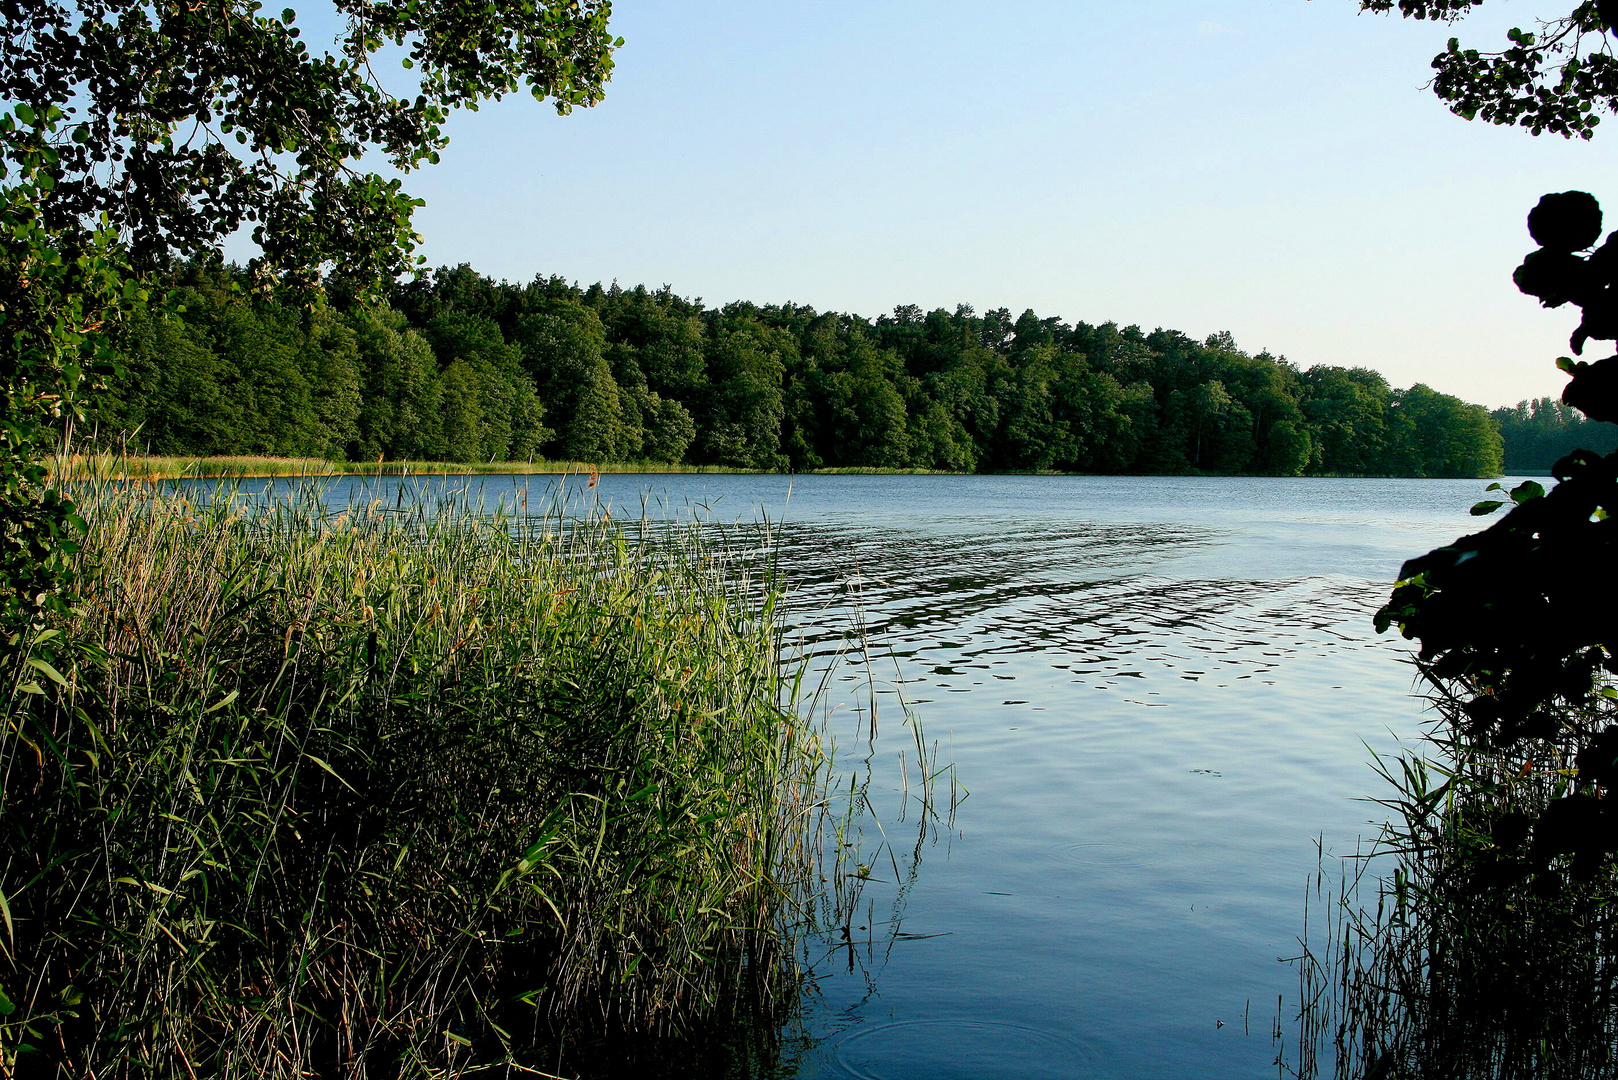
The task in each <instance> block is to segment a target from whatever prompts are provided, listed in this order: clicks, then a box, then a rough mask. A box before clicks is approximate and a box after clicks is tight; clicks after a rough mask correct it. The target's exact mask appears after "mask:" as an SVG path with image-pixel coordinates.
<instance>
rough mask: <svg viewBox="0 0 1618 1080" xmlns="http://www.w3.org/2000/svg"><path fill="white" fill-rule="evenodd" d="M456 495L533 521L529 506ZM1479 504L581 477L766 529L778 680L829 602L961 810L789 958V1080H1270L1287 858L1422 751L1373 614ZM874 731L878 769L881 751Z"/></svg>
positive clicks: (1458, 497)
mask: <svg viewBox="0 0 1618 1080" xmlns="http://www.w3.org/2000/svg"><path fill="white" fill-rule="evenodd" d="M456 482H457V483H458V482H459V480H457V481H456ZM397 483H398V481H390V480H381V481H379V480H370V481H362V480H358V479H353V480H343V481H338V482H337V483H336V484H335V485H334V488H333V490H332V492H331V497H332V498H333V499H334V500H343V499H346V498H348V497H349V496H350V495H353V494H356V493H358V492H359V491H361V490H363V491H365V492H367V493H369V494H372V495H383V494H385V493H386V492H387V491H388V490H390V485H396V484H397ZM471 483H472V484H473V485H474V486H476V485H482V486H483V487H484V490H485V491H487V492H488V493H489V494H491V495H494V494H500V493H501V492H509V491H512V490H515V489H517V488H521V487H526V488H528V489H529V490H530V491H531V492H532V493H533V494H532V495H531V496H530V499H531V500H532V498H533V497H534V495H537V493H538V492H539V491H540V490H542V489H543V488H544V487H545V486H546V484H547V478H544V477H509V478H508V477H501V478H484V479H474V480H472V481H471ZM572 483H573V484H574V485H575V486H582V483H581V482H580V481H576V480H575V481H572ZM1484 485H1485V482H1484V481H1477V480H1464V481H1447V480H1358V479H1269V478H1211V477H1210V478H1186V477H1031V476H1021V477H1016V476H981V477H978V476H973V477H937V476H800V477H795V478H788V477H782V476H716V475H667V476H604V477H602V478H601V480H600V485H599V488H598V489H597V490H598V492H599V494H600V495H601V497H602V498H604V499H606V500H608V501H610V502H611V503H612V504H614V505H616V506H619V507H622V508H624V509H625V510H626V511H627V512H629V513H630V514H631V515H638V514H639V512H640V507H641V505H642V500H643V498H644V497H647V496H650V498H651V500H652V505H653V506H654V508H658V507H661V508H662V510H663V511H667V512H679V511H681V510H682V509H683V508H686V507H690V506H701V507H704V508H705V509H704V510H703V513H704V514H705V516H708V517H712V518H715V519H718V520H722V521H737V520H740V521H744V522H751V521H754V520H757V519H759V518H760V517H761V516H767V517H768V519H769V520H771V521H772V522H776V523H779V525H780V536H781V548H780V565H781V568H782V571H783V573H784V574H785V576H786V577H787V579H788V580H789V582H790V583H791V584H792V585H793V587H794V590H795V591H794V607H793V609H792V610H793V621H794V622H795V624H796V625H797V626H798V627H799V633H800V635H801V636H802V638H803V640H804V641H805V643H806V647H807V648H809V649H811V650H818V651H820V652H822V653H824V652H825V651H827V650H829V649H830V648H831V647H832V645H833V643H835V642H837V641H839V640H841V638H842V635H843V631H844V630H846V628H847V625H848V620H849V619H850V618H851V617H852V615H851V610H852V605H854V603H855V601H856V599H857V601H858V604H857V606H858V609H859V611H860V613H861V614H862V617H863V619H864V622H865V625H866V626H867V627H868V630H869V633H870V638H871V641H872V644H873V650H874V653H875V654H876V661H875V662H874V663H873V665H872V670H873V671H874V673H875V678H876V680H877V683H878V690H879V691H880V692H879V693H878V695H877V699H878V701H879V703H880V702H883V701H888V702H892V703H895V704H896V703H897V701H898V699H899V698H900V697H901V696H902V697H903V698H904V699H906V700H907V701H908V703H909V705H910V707H911V708H912V709H913V710H914V712H915V714H916V716H917V717H918V718H919V720H920V722H921V724H922V725H923V728H924V730H925V733H926V736H927V738H928V740H937V741H938V743H939V747H940V756H941V758H942V759H944V760H946V761H953V762H954V765H955V768H956V775H957V777H958V779H959V781H960V782H961V783H962V784H964V785H965V787H966V788H967V789H968V790H969V791H970V795H969V797H968V798H966V799H965V801H964V802H962V803H961V804H960V805H959V807H958V808H957V811H956V813H955V815H954V818H953V821H952V822H947V821H946V822H939V823H938V827H937V828H936V829H934V830H932V831H931V832H929V833H928V834H927V835H925V836H924V837H921V839H922V841H923V842H922V845H921V848H920V851H919V866H918V867H917V872H916V873H915V875H914V881H913V883H911V884H909V885H908V886H906V887H905V888H903V889H900V888H899V887H898V883H897V882H894V881H893V880H892V878H893V870H892V869H889V868H888V864H887V860H886V856H883V859H882V860H881V861H879V862H875V863H873V864H872V865H873V869H872V876H873V878H874V879H876V880H875V881H873V883H872V886H871V890H872V891H871V894H870V895H871V901H870V907H869V911H870V918H869V920H867V921H865V922H863V923H862V924H861V929H864V930H866V932H867V933H868V935H869V938H870V940H871V944H870V945H867V946H865V947H863V948H848V947H844V948H841V949H839V948H837V947H836V944H837V943H836V942H827V943H826V947H825V948H824V949H823V950H821V951H820V952H819V954H818V957H819V962H818V963H817V965H816V975H817V979H816V992H815V994H814V995H813V996H812V998H811V1000H810V1001H809V1004H808V1007H807V1010H806V1015H805V1018H804V1021H803V1023H804V1027H805V1030H806V1033H807V1035H808V1036H809V1037H810V1038H809V1039H808V1042H807V1045H806V1048H805V1049H804V1050H803V1052H802V1060H801V1063H800V1072H801V1075H803V1076H805V1077H809V1078H826V1080H830V1078H850V1080H852V1078H859V1080H900V1078H914V1080H954V1078H956V1077H960V1078H967V1077H971V1078H976V1080H982V1078H993V1077H1005V1078H1008V1080H1010V1078H1022V1080H1037V1078H1045V1077H1051V1078H1057V1077H1064V1078H1090V1077H1095V1078H1109V1080H1122V1078H1136V1077H1139V1078H1160V1077H1180V1076H1219V1077H1246V1076H1254V1077H1257V1076H1266V1075H1273V1074H1274V1073H1275V1065H1274V1060H1275V1056H1276V1053H1277V1050H1278V1045H1277V1044H1276V1043H1275V1041H1274V1040H1273V1038H1272V1026H1273V1024H1274V1023H1275V1021H1276V1020H1277V1015H1278V1014H1277V1003H1278V998H1280V999H1284V1001H1282V1009H1281V1017H1280V1018H1281V1021H1282V1025H1283V1027H1285V1026H1286V1025H1287V1023H1288V1022H1289V1021H1290V1019H1291V1018H1292V1016H1293V1013H1294V1011H1295V1008H1296V1004H1295V1001H1296V996H1297V977H1296V974H1295V972H1294V970H1293V969H1292V968H1291V967H1290V966H1289V965H1287V964H1285V963H1282V962H1279V960H1280V958H1285V957H1291V956H1294V955H1296V953H1297V952H1298V937H1299V935H1300V934H1301V933H1302V931H1303V917H1304V909H1305V896H1306V892H1307V890H1308V888H1309V880H1310V878H1311V875H1312V874H1313V873H1314V871H1315V870H1316V868H1317V865H1318V863H1319V854H1318V851H1317V842H1318V843H1319V844H1321V845H1323V847H1324V851H1325V853H1326V855H1327V856H1328V857H1330V856H1332V855H1344V854H1351V853H1352V852H1353V851H1354V850H1355V847H1356V844H1357V842H1358V841H1359V840H1360V838H1369V837H1371V836H1373V835H1374V833H1375V827H1374V825H1372V824H1370V822H1371V821H1372V820H1377V821H1379V820H1380V817H1379V815H1378V808H1377V807H1375V806H1374V805H1371V804H1369V803H1368V802H1366V801H1365V800H1366V799H1367V798H1370V797H1375V796H1378V795H1382V794H1384V793H1385V791H1384V785H1383V782H1382V781H1380V780H1379V779H1378V778H1377V776H1376V775H1375V773H1374V772H1373V770H1372V768H1371V765H1370V762H1371V756H1372V752H1373V751H1375V752H1379V753H1384V754H1386V753H1389V752H1392V751H1394V750H1395V749H1396V747H1397V745H1398V741H1399V740H1400V739H1404V740H1406V741H1409V740H1413V739H1414V738H1415V737H1416V736H1418V735H1419V733H1420V731H1421V725H1422V722H1423V711H1422V704H1421V702H1420V701H1419V700H1418V699H1416V698H1414V697H1412V693H1411V691H1412V674H1413V671H1412V668H1411V667H1410V665H1409V663H1408V660H1407V658H1408V649H1407V647H1406V644H1405V643H1404V642H1403V641H1402V640H1401V639H1400V638H1399V637H1398V635H1397V634H1388V635H1381V636H1378V635H1377V634H1375V633H1374V632H1373V630H1372V627H1371V617H1372V613H1373V612H1374V611H1375V609H1376V608H1377V607H1378V606H1379V605H1380V603H1381V602H1382V600H1383V598H1384V597H1385V595H1386V593H1387V590H1388V587H1389V585H1390V583H1391V582H1392V580H1393V578H1394V575H1395V574H1396V572H1397V571H1398V568H1399V566H1400V564H1401V563H1402V562H1403V560H1405V559H1406V558H1409V557H1411V556H1413V555H1416V554H1420V553H1421V552H1424V551H1426V550H1428V549H1429V548H1432V547H1434V546H1437V545H1439V544H1442V543H1444V542H1446V541H1448V540H1451V539H1453V538H1454V537H1456V536H1458V535H1460V534H1462V533H1465V532H1470V531H1475V529H1476V528H1478V527H1479V526H1480V524H1481V523H1479V522H1478V521H1477V520H1476V519H1473V518H1471V517H1469V516H1468V514H1467V510H1468V508H1469V507H1470V506H1471V505H1472V504H1473V503H1474V502H1476V501H1478V499H1479V498H1480V497H1481V495H1482V492H1483V488H1484ZM854 674H855V673H853V672H851V671H847V670H844V671H842V672H841V673H840V676H841V679H840V681H838V682H836V683H835V688H836V689H837V690H838V691H839V692H842V693H844V694H846V696H847V708H845V709H844V710H843V711H841V712H840V713H834V714H833V722H834V724H835V723H841V722H843V720H842V719H840V718H851V717H854V716H855V709H856V707H858V705H859V704H860V701H861V700H862V698H861V695H862V693H863V692H864V691H863V690H862V687H863V686H864V685H865V683H864V679H863V677H861V678H853V677H852V676H853V675H854ZM841 680H847V681H841ZM898 714H899V709H898V708H897V707H895V708H894V709H893V710H892V712H891V713H890V714H889V715H890V719H889V720H888V721H886V722H885V723H884V725H883V727H882V731H883V739H882V740H879V743H878V747H879V751H880V750H882V749H883V743H885V742H886V743H890V744H891V748H892V749H893V751H894V752H897V749H898V748H899V747H901V746H903V745H904V743H905V740H906V739H907V738H908V733H907V732H905V731H903V729H902V728H901V727H900V726H899V725H898V724H897V722H896V720H897V716H898ZM889 786H890V787H895V785H889ZM879 794H880V795H882V796H885V798H878V799H877V800H876V801H877V803H878V809H879V812H881V813H888V812H890V811H892V810H893V808H894V807H896V806H897V805H898V802H899V800H900V799H901V796H900V794H899V793H898V792H897V791H885V792H880V793H879ZM895 816H896V815H895ZM914 824H915V822H914V821H913V820H912V826H913V825H914ZM899 827H900V826H898V825H897V824H892V825H891V826H890V828H899ZM906 827H909V826H906ZM917 836H918V834H916V833H915V832H914V830H913V829H912V832H911V833H910V834H909V837H910V838H909V840H908V841H907V840H905V839H904V838H902V837H901V836H897V835H894V836H890V839H891V840H892V841H893V843H894V848H895V849H898V850H909V848H910V846H911V845H913V844H914V842H915V840H916V839H917ZM884 882H885V883H886V891H884ZM896 920H897V923H898V925H896V924H895V923H896ZM899 925H902V930H903V936H901V937H898V938H895V937H894V936H893V931H894V930H895V929H897V928H898V926H899ZM1284 1042H1285V1040H1283V1044H1284Z"/></svg>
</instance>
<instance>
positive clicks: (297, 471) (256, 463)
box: [51, 452, 763, 481]
mask: <svg viewBox="0 0 1618 1080" xmlns="http://www.w3.org/2000/svg"><path fill="white" fill-rule="evenodd" d="M51 468H52V472H53V475H54V476H57V477H59V478H60V479H62V480H64V481H86V480H92V481H93V480H180V479H189V478H197V479H252V478H262V477H273V476H295V477H324V476H476V475H494V476H509V475H513V474H515V475H525V474H535V475H549V474H556V473H577V474H580V475H591V474H595V473H637V474H638V473H722V474H732V473H744V474H751V473H758V472H762V471H763V470H760V469H738V468H732V467H730V466H727V465H671V464H668V463H665V462H646V461H643V462H606V463H592V462H587V461H546V460H544V459H540V460H537V461H334V460H331V459H328V458H281V457H263V456H258V455H239V456H234V457H162V456H142V457H137V456H130V455H125V454H121V453H110V452H109V453H87V454H71V455H67V456H65V457H63V458H61V459H59V460H57V461H53V462H52V463H51Z"/></svg>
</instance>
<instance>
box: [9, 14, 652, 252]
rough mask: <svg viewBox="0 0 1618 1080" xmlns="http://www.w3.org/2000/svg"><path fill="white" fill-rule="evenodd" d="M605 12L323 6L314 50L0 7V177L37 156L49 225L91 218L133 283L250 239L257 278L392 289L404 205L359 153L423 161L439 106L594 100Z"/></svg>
mask: <svg viewBox="0 0 1618 1080" xmlns="http://www.w3.org/2000/svg"><path fill="white" fill-rule="evenodd" d="M306 10H307V9H306ZM610 13H611V6H610V3H609V0H402V2H393V0H386V2H373V0H330V3H329V5H328V6H327V7H326V9H325V12H324V14H325V15H326V16H328V17H332V18H334V19H335V23H336V25H338V26H339V27H341V30H340V34H339V36H338V38H337V40H335V41H333V42H331V43H330V47H329V48H327V47H321V46H311V45H309V44H306V43H305V42H304V41H303V40H302V34H301V29H300V27H299V25H298V19H297V14H296V12H294V11H293V10H292V9H290V8H288V9H285V10H278V11H267V10H265V9H264V8H263V6H262V5H261V4H259V3H256V2H252V0H179V2H176V0H158V2H156V3H152V2H143V0H79V2H68V3H61V2H54V0H43V2H42V0H0V23H3V27H4V37H3V40H0V107H3V108H4V111H5V113H6V116H5V118H4V119H3V120H0V170H3V172H0V181H3V182H14V181H15V180H16V179H17V178H18V177H19V176H20V174H21V172H22V170H23V167H24V163H25V162H27V161H35V162H37V161H38V160H39V157H38V155H40V154H44V155H45V157H46V160H48V161H51V162H52V163H51V165H50V167H49V169H48V172H49V174H50V178H49V179H50V181H52V182H53V183H52V185H51V187H50V192H49V196H48V198H47V199H46V200H45V203H44V206H43V210H44V212H45V215H46V222H47V224H48V225H49V226H50V227H51V228H52V229H53V230H54V231H58V232H61V233H64V234H66V233H69V232H71V231H73V230H75V229H82V228H88V227H94V226H95V224H96V223H97V222H98V221H100V220H101V219H102V218H103V217H105V219H106V220H107V221H108V222H109V223H110V225H111V226H112V227H113V228H115V229H116V230H117V232H118V234H119V235H120V236H121V237H122V239H123V241H124V243H125V244H126V245H127V246H128V250H129V253H130V257H131V259H132V260H133V262H134V265H135V266H136V267H153V266H160V265H162V264H163V263H164V262H166V261H167V260H168V259H170V258H171V257H173V256H176V255H178V256H189V255H192V254H194V253H195V252H197V251H198V250H199V249H202V248H206V247H209V246H213V245H216V244H217V243H219V242H220V241H221V240H223V239H224V238H225V237H227V236H230V235H232V234H233V233H235V232H237V231H238V230H239V229H242V228H244V227H247V228H251V230H252V236H253V238H254V240H255V241H256V242H257V243H258V245H259V247H260V248H261V249H262V252H263V254H262V257H261V258H259V259H257V260H255V269H257V270H258V271H259V272H260V273H261V274H262V275H263V276H264V277H265V278H266V279H270V278H284V277H288V276H290V277H292V278H302V279H304V280H312V279H313V278H314V277H315V276H316V275H318V274H319V273H321V272H322V268H326V267H333V266H336V267H341V268H342V270H343V271H344V273H345V274H349V275H352V276H353V277H355V278H357V279H360V280H380V279H382V278H386V277H392V276H395V275H397V274H398V273H400V272H401V271H403V270H405V269H407V268H408V267H410V266H413V265H414V264H415V261H416V260H415V258H414V256H413V255H412V251H413V248H414V245H415V243H416V241H417V240H418V239H419V238H418V237H416V236H415V234H414V233H413V232H412V230H411V226H410V215H411V212H412V210H413V209H414V207H415V206H416V205H418V203H417V200H414V199H412V198H411V197H410V196H409V195H408V194H406V193H405V192H404V191H403V190H402V188H401V185H400V184H399V181H398V180H397V179H384V178H383V177H381V176H379V175H377V174H376V173H375V172H374V171H373V170H372V169H370V168H368V167H366V165H363V164H362V163H361V160H360V159H361V158H362V156H364V155H366V154H371V153H375V154H379V155H381V156H382V157H384V158H385V159H386V160H387V161H388V163H389V164H391V165H392V166H393V167H395V168H397V169H399V170H401V171H406V172H408V171H410V170H412V169H414V168H417V167H419V166H421V165H423V164H428V163H432V162H436V161H437V160H438V155H439V152H440V151H441V150H442V149H443V148H444V146H445V144H446V139H445V137H444V134H443V130H442V124H443V122H444V120H445V117H446V115H447V113H448V111H449V110H451V109H455V108H463V107H464V108H474V109H475V108H476V107H477V104H478V103H479V102H480V101H483V100H488V99H494V98H499V97H502V96H504V95H506V94H508V93H512V92H515V91H518V90H521V89H524V88H526V89H527V90H528V91H529V92H530V93H531V94H532V95H533V96H534V97H535V98H537V99H541V100H545V99H549V100H550V101H551V102H552V103H553V104H554V106H555V107H556V109H557V110H558V111H559V112H563V113H565V112H568V111H569V110H571V109H572V108H574V107H576V106H589V105H593V104H595V103H596V102H598V101H599V100H600V99H601V97H602V94H603V91H604V88H605V84H606V82H607V79H608V77H609V75H610V73H611V70H612V52H613V50H614V49H615V48H616V47H617V46H618V45H621V44H622V42H621V40H615V39H614V38H613V37H612V36H611V35H610V34H609V32H608V28H607V20H608V17H609V15H610ZM401 66H402V67H403V68H405V69H409V70H408V71H401V70H400V68H401ZM379 72H391V74H389V75H388V76H387V78H386V79H384V78H382V77H381V76H380V75H379V74H378V73H379ZM402 84H403V85H408V86H409V90H408V92H407V93H403V94H400V93H397V92H395V91H394V90H393V89H390V87H397V86H400V85H402Z"/></svg>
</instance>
